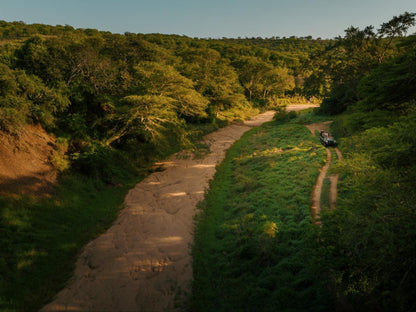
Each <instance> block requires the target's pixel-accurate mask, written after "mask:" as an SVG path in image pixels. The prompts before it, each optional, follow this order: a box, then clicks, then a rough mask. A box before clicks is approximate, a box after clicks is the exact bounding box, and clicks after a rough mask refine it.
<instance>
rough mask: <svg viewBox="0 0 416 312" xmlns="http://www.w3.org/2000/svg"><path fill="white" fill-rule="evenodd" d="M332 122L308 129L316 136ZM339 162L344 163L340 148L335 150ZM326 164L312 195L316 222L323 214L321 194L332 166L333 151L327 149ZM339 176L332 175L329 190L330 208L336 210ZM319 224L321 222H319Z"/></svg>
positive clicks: (312, 208) (316, 124) (312, 212)
mask: <svg viewBox="0 0 416 312" xmlns="http://www.w3.org/2000/svg"><path fill="white" fill-rule="evenodd" d="M331 122H332V121H326V122H322V123H314V124H310V125H306V127H307V128H308V129H309V130H310V131H311V133H312V135H313V136H315V131H320V130H328V125H329V124H330V123H331ZM334 150H335V152H336V154H337V158H338V161H342V154H341V151H340V150H339V149H338V147H335V148H334ZM326 153H327V157H326V163H325V165H324V166H323V167H322V168H321V171H320V173H319V176H318V179H317V180H316V182H315V185H314V188H313V190H312V195H311V214H312V218H313V219H314V220H316V218H317V216H318V214H319V213H320V212H321V194H322V186H323V183H324V179H325V178H326V176H327V173H328V169H329V166H330V165H331V159H332V152H331V149H329V148H326ZM338 178H339V176H338V174H331V175H330V176H329V181H330V184H331V185H330V189H329V199H330V206H331V209H335V208H336V205H337V193H338ZM317 223H319V221H317Z"/></svg>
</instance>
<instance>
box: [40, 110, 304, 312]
mask: <svg viewBox="0 0 416 312" xmlns="http://www.w3.org/2000/svg"><path fill="white" fill-rule="evenodd" d="M302 107H303V108H307V107H305V106H304V105H303V106H302ZM288 109H289V110H290V106H289V108H288ZM273 115H274V112H272V111H271V112H266V113H264V114H261V115H259V116H257V117H255V118H253V119H251V120H248V121H246V122H245V123H243V124H234V125H231V126H228V127H226V128H223V129H220V130H218V131H216V132H215V133H212V134H209V135H208V136H206V137H205V142H204V143H205V144H208V145H209V146H210V153H208V154H206V155H204V156H203V157H202V158H198V159H192V158H184V157H183V155H182V154H178V155H174V156H173V157H171V158H170V159H167V160H166V161H163V162H160V163H158V164H157V166H159V167H163V168H165V170H164V171H161V172H155V173H153V174H151V175H150V176H148V177H147V178H146V179H145V180H143V181H142V182H140V183H139V184H137V185H136V186H135V187H134V188H133V189H132V190H130V191H129V193H128V195H127V196H126V199H125V209H123V211H122V212H121V213H120V215H119V217H118V219H117V220H116V222H115V223H114V225H113V226H112V227H111V228H110V229H109V230H108V231H107V232H106V233H104V234H103V235H101V236H99V237H98V238H97V239H95V240H94V241H92V242H90V243H89V244H88V245H87V246H85V248H84V250H83V252H82V254H81V256H80V257H79V258H78V261H77V264H76V270H75V274H74V277H73V279H72V280H71V281H70V282H69V284H68V286H67V287H66V288H65V289H64V290H62V291H61V292H60V293H59V294H58V295H57V296H56V299H55V300H54V301H53V302H52V303H50V304H49V305H47V306H45V307H44V308H43V309H42V311H172V310H175V296H176V297H177V295H178V294H179V293H182V294H183V293H185V294H186V293H187V292H189V291H190V283H191V280H192V264H191V260H192V259H191V255H190V251H191V250H190V245H191V244H192V242H193V226H194V223H193V218H194V216H195V213H196V205H197V203H198V202H199V201H201V200H202V199H203V197H204V192H205V190H206V188H207V187H208V183H209V180H211V179H212V178H213V176H214V173H215V168H216V166H217V164H218V163H219V162H221V161H222V160H223V158H224V157H225V152H226V150H227V149H228V148H229V147H230V146H231V145H232V144H233V143H234V142H235V141H236V140H237V139H239V138H240V137H241V136H242V135H243V133H244V132H246V131H247V130H249V129H251V127H255V126H259V125H261V124H262V123H264V122H266V121H270V120H271V119H272V118H273Z"/></svg>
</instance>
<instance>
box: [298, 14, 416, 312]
mask: <svg viewBox="0 0 416 312" xmlns="http://www.w3.org/2000/svg"><path fill="white" fill-rule="evenodd" d="M415 16H416V14H413V13H404V14H402V15H400V16H397V17H394V18H393V19H391V20H390V21H389V22H386V23H383V24H382V25H381V26H380V28H379V29H377V30H375V29H374V27H372V26H369V27H366V28H365V29H364V30H360V29H359V28H355V27H351V28H349V29H347V30H346V33H345V36H344V37H339V38H338V39H337V40H336V41H335V42H334V43H332V44H331V45H330V46H328V47H327V48H326V50H325V52H324V53H322V54H320V55H316V56H315V57H313V58H312V64H313V66H314V68H313V69H312V74H311V76H310V77H309V79H307V81H306V82H305V85H307V86H308V88H309V91H310V92H316V93H315V94H317V93H319V94H321V95H323V96H324V97H325V99H324V101H323V103H322V105H321V107H320V109H319V110H320V113H323V114H329V115H334V114H340V113H342V114H340V115H337V116H333V117H332V118H335V122H334V125H333V130H334V132H335V133H336V134H337V136H338V137H339V139H340V142H341V144H340V148H341V149H342V152H343V155H344V161H343V162H341V163H339V164H338V165H337V166H336V168H335V170H334V171H335V172H338V173H340V174H341V183H340V186H339V194H338V195H339V201H338V208H337V209H336V210H334V211H327V212H326V213H324V214H323V215H322V229H321V231H320V233H319V235H320V239H319V242H320V248H319V250H318V253H317V255H318V257H317V263H319V264H318V265H317V266H318V267H320V268H321V271H320V272H321V273H322V274H323V275H324V276H326V277H327V280H328V282H329V285H330V289H331V290H332V293H333V295H334V298H335V302H337V304H338V305H339V306H340V307H341V309H342V310H356V311H414V310H415V309H416V306H415V301H414V298H415V295H416V292H415V288H414V285H415V284H416V261H415V259H416V244H415V242H416V230H415V229H416V227H415V225H416V215H415V209H416V206H415V205H416V196H415V192H414V190H415V188H416V176H415V172H416V166H415V164H416V156H415V155H416V84H415V78H416V36H415V35H411V36H408V37H405V34H406V31H407V30H408V29H409V27H411V26H414V25H415Z"/></svg>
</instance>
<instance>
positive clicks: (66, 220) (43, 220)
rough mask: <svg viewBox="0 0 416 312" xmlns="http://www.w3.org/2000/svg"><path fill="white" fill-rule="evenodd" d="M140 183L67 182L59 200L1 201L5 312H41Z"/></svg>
mask: <svg viewBox="0 0 416 312" xmlns="http://www.w3.org/2000/svg"><path fill="white" fill-rule="evenodd" d="M131 182H135V181H133V180H132V179H130V183H125V184H124V186H119V187H113V188H109V187H107V186H106V185H104V184H103V183H101V182H99V181H98V180H93V179H89V178H85V177H79V176H78V177H75V176H71V177H66V178H64V179H62V181H61V183H60V185H59V186H58V188H57V191H56V192H57V194H56V195H55V196H54V197H53V198H36V197H30V196H2V197H1V198H0V213H1V221H0V233H1V235H0V273H1V275H0V311H37V310H38V309H40V308H41V307H42V306H43V305H44V304H46V303H47V302H48V301H50V300H51V299H52V298H53V296H54V295H55V294H56V293H57V291H59V290H60V289H61V288H62V287H63V286H64V284H65V282H66V281H67V280H68V278H69V277H70V276H71V274H72V271H73V268H74V263H75V260H76V256H77V255H78V253H79V251H80V249H81V247H82V246H83V245H85V243H87V242H88V241H89V240H91V239H92V238H94V237H96V236H97V235H98V234H100V233H102V232H103V231H104V230H105V229H106V228H108V226H109V225H110V224H111V223H112V222H113V220H114V219H115V218H116V216H117V213H118V212H119V209H120V208H121V207H122V204H123V199H124V196H125V194H126V192H127V190H128V189H129V188H130V187H132V185H133V184H132V183H131Z"/></svg>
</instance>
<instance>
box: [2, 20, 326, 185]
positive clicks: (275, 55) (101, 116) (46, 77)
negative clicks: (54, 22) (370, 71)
mask: <svg viewBox="0 0 416 312" xmlns="http://www.w3.org/2000/svg"><path fill="white" fill-rule="evenodd" d="M0 33H1V38H2V42H1V50H0V56H1V73H2V93H1V99H2V102H1V108H0V109H1V111H0V113H1V121H0V127H1V129H2V130H3V131H6V132H9V133H17V132H18V128H19V127H20V126H22V125H23V124H25V123H27V122H32V123H33V122H35V123H41V124H42V126H43V127H44V128H46V129H48V130H49V131H51V132H53V133H55V134H56V135H57V136H58V137H59V138H61V141H65V142H66V144H67V145H68V146H69V149H68V153H67V156H68V161H70V162H71V165H72V166H73V168H75V167H82V169H83V170H87V169H88V168H86V167H89V166H90V165H92V163H93V162H92V161H90V160H89V159H90V158H91V157H95V156H94V155H96V154H97V153H108V152H111V153H112V152H114V151H122V152H123V154H124V155H128V157H133V158H137V157H143V158H147V157H150V155H154V154H155V153H162V154H163V153H169V151H170V150H171V149H175V148H178V147H180V146H183V145H186V144H188V143H189V136H190V134H191V133H193V132H195V131H200V129H203V128H204V126H209V125H211V126H218V125H221V124H224V123H226V122H228V121H232V120H238V119H242V118H245V117H247V116H250V115H253V114H254V113H256V112H258V111H259V110H264V109H265V108H271V107H273V106H276V105H279V104H280V103H281V99H282V98H285V97H286V96H288V95H290V96H292V97H293V96H295V95H297V96H299V94H300V90H301V89H302V84H303V79H304V77H303V76H302V74H303V71H302V64H303V63H304V61H305V60H306V59H307V57H308V55H309V51H310V50H322V49H323V47H324V46H325V44H326V43H325V42H320V41H319V42H313V41H310V40H309V41H308V43H307V44H306V39H305V43H304V42H303V41H304V40H302V39H293V40H289V41H286V40H284V41H282V42H280V43H281V44H280V47H279V49H278V50H275V49H271V48H270V49H269V48H267V47H265V48H263V47H260V46H258V45H256V44H249V45H247V44H241V43H239V42H233V41H229V40H213V39H212V40H210V39H192V38H188V37H183V36H167V35H161V34H149V35H142V34H132V33H126V34H124V35H118V34H111V33H108V32H99V31H97V30H94V29H73V28H72V27H70V26H56V27H52V26H46V25H25V24H24V23H19V22H15V23H6V22H2V23H1V25H0ZM275 41H278V40H275ZM247 42H251V40H248V39H247ZM292 50H295V51H296V52H293V51H292ZM282 51H284V52H282ZM208 128H209V127H208ZM195 129H196V130H195ZM137 146H140V148H137ZM161 146H163V150H161V149H160V147H161ZM137 153H139V154H140V153H141V155H137ZM60 163H61V165H62V163H63V162H60ZM94 163H96V162H95V161H94ZM62 167H63V168H66V166H63V165H62ZM89 169H91V168H89ZM89 169H88V170H89ZM98 171H99V170H98ZM108 178H110V177H108Z"/></svg>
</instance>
